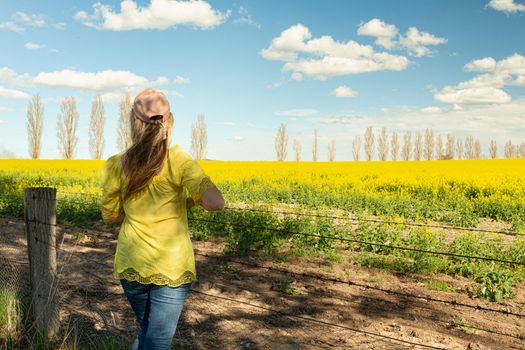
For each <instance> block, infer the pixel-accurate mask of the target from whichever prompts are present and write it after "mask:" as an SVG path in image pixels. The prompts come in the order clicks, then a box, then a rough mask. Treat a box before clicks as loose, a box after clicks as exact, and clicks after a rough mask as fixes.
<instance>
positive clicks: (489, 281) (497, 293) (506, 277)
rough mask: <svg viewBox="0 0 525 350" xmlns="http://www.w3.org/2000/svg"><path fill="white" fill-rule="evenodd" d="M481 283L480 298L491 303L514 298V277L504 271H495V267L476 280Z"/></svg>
mask: <svg viewBox="0 0 525 350" xmlns="http://www.w3.org/2000/svg"><path fill="white" fill-rule="evenodd" d="M476 282H478V283H481V287H480V288H479V290H478V292H477V294H478V296H480V297H482V298H485V299H488V300H490V301H500V300H502V299H509V298H513V297H514V292H513V291H512V283H513V279H512V276H511V275H510V274H509V273H508V272H507V271H503V270H497V269H494V266H492V268H491V269H490V270H488V271H487V272H485V273H484V274H483V275H481V276H479V277H478V278H477V279H476Z"/></svg>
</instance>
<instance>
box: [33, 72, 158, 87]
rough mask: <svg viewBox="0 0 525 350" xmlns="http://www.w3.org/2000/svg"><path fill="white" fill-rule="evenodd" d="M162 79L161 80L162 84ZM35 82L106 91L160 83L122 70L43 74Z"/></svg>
mask: <svg viewBox="0 0 525 350" xmlns="http://www.w3.org/2000/svg"><path fill="white" fill-rule="evenodd" d="M162 78H163V77H160V78H159V79H160V81H161V82H162V80H163V79H162ZM33 82H34V83H35V84H37V85H44V86H51V87H68V88H74V89H82V90H91V91H104V90H115V89H123V88H132V87H144V86H147V85H155V83H158V80H157V81H156V82H155V81H154V82H150V81H148V79H146V78H145V77H142V76H139V75H136V74H134V73H131V72H129V71H122V70H117V71H115V70H105V71H102V72H95V73H91V72H79V71H75V70H70V69H64V70H61V71H55V72H41V73H39V74H38V75H37V76H36V77H34V78H33Z"/></svg>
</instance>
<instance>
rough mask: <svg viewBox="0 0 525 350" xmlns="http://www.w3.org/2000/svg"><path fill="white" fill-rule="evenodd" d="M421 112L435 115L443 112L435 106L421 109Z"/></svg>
mask: <svg viewBox="0 0 525 350" xmlns="http://www.w3.org/2000/svg"><path fill="white" fill-rule="evenodd" d="M421 112H423V113H432V114H437V113H442V112H443V110H442V109H441V108H440V107H437V106H429V107H425V108H421Z"/></svg>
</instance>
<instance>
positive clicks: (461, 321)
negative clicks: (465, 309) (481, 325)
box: [452, 317, 476, 334]
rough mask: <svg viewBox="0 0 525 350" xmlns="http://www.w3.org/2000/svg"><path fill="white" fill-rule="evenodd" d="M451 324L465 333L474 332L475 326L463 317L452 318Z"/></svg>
mask: <svg viewBox="0 0 525 350" xmlns="http://www.w3.org/2000/svg"><path fill="white" fill-rule="evenodd" d="M452 324H453V325H454V327H456V328H458V329H459V330H461V331H462V332H464V333H467V334H475V333H476V328H475V327H474V325H473V324H472V323H470V322H468V321H467V320H466V319H465V318H464V317H459V318H456V319H454V321H453V322H452Z"/></svg>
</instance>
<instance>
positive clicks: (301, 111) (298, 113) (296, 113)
mask: <svg viewBox="0 0 525 350" xmlns="http://www.w3.org/2000/svg"><path fill="white" fill-rule="evenodd" d="M316 113H317V110H316V109H312V108H298V109H289V110H287V111H280V112H276V113H275V114H276V115H280V116H284V117H308V116H310V115H314V114H316Z"/></svg>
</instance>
